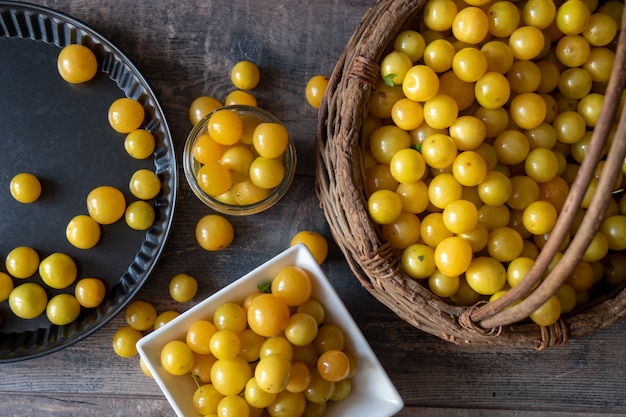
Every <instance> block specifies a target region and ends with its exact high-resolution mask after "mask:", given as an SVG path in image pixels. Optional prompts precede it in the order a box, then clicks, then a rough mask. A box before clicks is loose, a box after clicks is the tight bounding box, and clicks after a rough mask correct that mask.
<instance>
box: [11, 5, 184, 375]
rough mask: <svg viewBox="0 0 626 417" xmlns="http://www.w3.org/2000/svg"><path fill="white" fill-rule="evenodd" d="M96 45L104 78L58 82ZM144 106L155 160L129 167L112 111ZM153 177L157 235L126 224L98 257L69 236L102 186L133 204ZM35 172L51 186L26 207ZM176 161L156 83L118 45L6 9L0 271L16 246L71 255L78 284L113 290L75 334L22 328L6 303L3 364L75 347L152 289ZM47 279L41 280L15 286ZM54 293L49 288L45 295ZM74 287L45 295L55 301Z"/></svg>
mask: <svg viewBox="0 0 626 417" xmlns="http://www.w3.org/2000/svg"><path fill="white" fill-rule="evenodd" d="M71 43H79V44H83V45H86V46H88V47H89V48H90V49H91V50H93V52H94V53H95V55H96V57H97V59H98V63H99V64H100V69H101V70H100V71H99V72H98V74H97V75H96V76H95V77H94V79H92V80H91V81H89V82H87V83H83V84H76V85H74V84H69V83H67V82H65V81H64V80H63V79H62V78H61V77H60V76H59V74H58V71H57V67H56V61H57V56H58V53H59V52H60V50H61V48H62V47H63V46H65V45H68V44H71ZM124 96H126V97H130V98H133V99H135V100H138V101H139V102H140V103H142V105H143V107H144V109H145V112H146V118H145V122H144V125H143V127H144V128H146V129H147V130H149V131H151V132H152V133H153V135H154V136H155V139H156V148H155V152H154V154H153V156H152V157H151V158H148V159H146V160H141V161H138V160H135V159H133V158H131V157H130V156H129V155H128V154H127V153H126V151H125V149H124V138H125V135H123V134H120V133H118V132H115V131H114V130H113V129H112V128H111V127H110V125H109V124H108V118H107V112H108V108H109V106H110V104H111V103H112V102H113V101H114V100H115V99H117V98H120V97H124ZM141 168H148V169H151V170H154V171H155V172H156V173H157V174H158V176H159V178H160V179H161V192H160V194H159V195H158V196H157V197H156V198H155V199H153V200H151V201H150V203H151V204H152V205H153V207H154V208H155V213H156V220H155V222H154V224H153V226H152V227H151V228H150V229H148V230H147V231H136V230H132V229H131V228H130V227H128V226H127V225H126V223H125V221H124V220H123V219H122V220H120V221H118V222H116V223H114V224H112V225H103V226H101V231H102V236H101V239H100V242H99V243H98V244H97V245H96V246H95V247H94V248H92V249H88V250H81V249H77V248H75V247H73V246H72V245H71V244H69V242H68V241H67V239H66V238H65V228H66V226H67V223H68V222H69V220H70V219H71V218H72V217H74V216H76V215H79V214H87V205H86V198H87V194H88V193H89V191H91V190H92V189H93V188H95V187H97V186H100V185H111V186H114V187H117V188H118V189H120V190H121V191H122V192H123V193H124V195H125V197H126V200H127V203H130V202H132V201H134V200H136V198H135V197H133V196H132V194H131V193H130V191H129V188H128V183H129V180H130V177H131V175H132V174H133V173H134V172H135V171H136V170H138V169H141ZM19 172H31V173H33V174H35V175H36V176H37V177H38V178H39V179H40V181H41V182H42V189H43V191H42V195H41V197H40V198H39V200H37V201H36V202H34V203H31V204H21V203H18V202H17V201H15V200H14V199H13V198H12V197H11V195H10V192H9V183H10V181H11V178H12V177H13V176H14V175H15V174H17V173H19ZM177 178H178V176H177V167H176V158H175V155H174V147H173V143H172V138H171V135H170V132H169V128H168V126H167V123H166V121H165V117H164V114H163V110H162V109H161V106H160V104H159V102H158V100H157V97H156V95H155V93H154V91H153V90H152V88H151V86H150V85H149V83H148V81H147V80H146V79H145V78H144V77H143V76H142V75H141V73H140V72H139V70H138V69H137V67H136V66H135V65H134V64H133V63H132V62H131V61H130V60H129V59H128V58H127V57H126V56H125V55H124V53H123V52H122V51H120V50H119V49H118V48H117V47H116V46H114V45H113V44H112V43H111V42H109V41H108V40H107V39H105V38H104V37H103V36H102V35H100V34H98V33H97V32H96V31H95V30H93V29H91V28H90V27H88V26H87V25H85V24H83V23H81V22H80V21H77V20H76V19H74V18H72V17H70V16H67V15H65V14H62V13H59V12H56V11H54V10H50V9H48V8H44V7H39V6H33V5H28V4H24V3H19V2H9V1H0V182H1V183H0V260H2V262H0V271H6V270H5V269H4V258H5V257H6V255H7V254H8V253H9V251H10V250H11V249H13V248H15V247H17V246H30V247H32V248H33V249H35V250H36V251H37V252H38V253H39V256H40V258H41V259H43V258H45V257H46V256H48V255H49V254H51V253H54V252H63V253H66V254H68V255H70V256H71V257H72V258H73V259H74V260H75V261H76V264H77V266H78V274H79V278H81V277H98V278H101V279H102V280H103V281H104V282H105V285H106V286H107V295H106V298H105V300H104V302H103V303H102V304H101V305H100V306H99V307H97V308H95V309H85V308H83V309H82V310H81V314H80V316H79V318H78V319H77V320H76V321H75V322H73V323H71V324H69V325H65V326H57V325H53V324H51V323H50V321H48V319H47V317H46V315H45V313H44V314H42V315H41V316H39V317H38V318H36V319H31V320H23V319H20V318H18V317H16V316H15V315H14V314H13V313H11V311H10V309H9V306H8V301H4V302H2V303H0V363H1V362H9V361H16V360H22V359H28V358H33V357H36V356H40V355H43V354H46V353H51V352H54V351H57V350H59V349H61V348H63V347H66V346H68V345H70V344H72V343H75V342H77V341H79V340H81V339H83V338H85V337H87V336H88V335H90V334H91V333H93V332H95V331H96V330H98V329H99V328H100V327H102V326H103V325H104V324H105V323H106V322H107V321H109V320H110V319H111V318H112V317H114V316H115V315H116V314H117V313H118V312H120V311H121V310H122V309H123V308H124V307H125V306H126V304H127V303H128V302H129V301H130V300H131V299H132V298H133V296H134V295H135V293H136V292H137V291H138V290H139V288H140V287H141V286H142V285H143V284H144V282H145V281H146V279H147V278H148V276H149V275H150V273H151V271H152V270H153V268H154V266H155V264H156V262H157V260H158V258H159V256H160V254H161V252H162V250H163V246H164V245H165V242H166V239H167V236H168V234H169V231H170V226H171V222H172V218H173V212H174V206H175V201H176V192H177V184H178V179H177ZM26 281H32V282H41V279H40V278H39V276H38V274H35V276H33V277H31V278H28V279H25V280H24V279H19V280H18V279H15V280H14V283H15V285H18V284H21V283H23V282H26ZM44 288H45V286H44ZM73 288H74V287H73V286H72V287H69V288H67V289H64V290H52V289H50V288H46V291H47V292H48V297H49V298H50V297H51V296H53V295H54V294H56V293H59V292H69V293H73Z"/></svg>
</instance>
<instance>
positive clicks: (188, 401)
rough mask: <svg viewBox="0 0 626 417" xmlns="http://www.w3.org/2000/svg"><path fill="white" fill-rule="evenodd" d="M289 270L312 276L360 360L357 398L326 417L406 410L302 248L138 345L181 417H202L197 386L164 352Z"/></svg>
mask: <svg viewBox="0 0 626 417" xmlns="http://www.w3.org/2000/svg"><path fill="white" fill-rule="evenodd" d="M287 265H296V266H299V267H302V268H304V269H306V270H307V271H308V272H309V273H310V275H311V278H312V281H313V293H312V297H314V298H316V299H317V300H319V301H320V302H321V303H322V304H323V305H324V307H325V309H326V322H328V323H332V324H335V325H337V326H339V327H341V328H342V329H343V331H344V333H345V334H346V350H347V351H348V352H351V353H352V354H353V355H354V356H355V358H356V360H357V370H356V373H355V374H354V375H353V377H352V392H351V394H350V395H349V396H348V397H347V398H346V399H344V400H343V401H338V402H329V405H328V409H327V412H326V414H325V416H326V417H362V416H376V417H389V416H393V415H394V414H396V413H397V412H398V411H400V410H401V409H402V408H403V407H404V403H403V401H402V398H401V397H400V395H399V394H398V392H397V390H396V388H395V387H394V386H393V384H392V382H391V380H390V379H389V376H388V375H387V373H386V372H385V370H384V369H383V367H382V365H381V364H380V362H379V360H378V358H377V357H376V355H375V354H374V352H373V351H372V348H371V347H370V346H369V344H368V343H367V340H366V339H365V337H364V336H363V333H362V332H361V330H360V329H359V327H358V326H357V325H356V323H355V322H354V319H353V318H352V316H351V315H350V313H349V312H348V310H347V308H346V307H345V305H344V304H343V302H342V301H341V299H340V298H339V296H338V295H337V292H336V291H335V289H334V288H333V287H332V285H331V284H330V281H329V280H328V278H327V277H326V275H325V274H324V272H323V271H322V269H321V268H320V266H319V265H318V264H317V262H316V261H315V259H314V258H313V256H312V255H311V253H310V252H309V250H308V249H307V247H306V246H304V245H303V244H299V245H296V246H293V247H290V248H289V249H287V250H285V251H284V252H282V253H280V254H278V255H277V256H276V257H274V258H272V259H271V260H269V261H267V262H266V263H264V264H263V265H261V266H259V267H257V268H256V269H254V270H253V271H251V272H249V273H248V274H246V275H244V276H243V277H241V278H240V279H238V280H237V281H235V282H233V283H232V284H230V285H228V286H226V287H224V288H223V289H221V290H219V291H217V292H216V293H215V294H213V295H211V296H210V297H208V298H207V299H205V300H204V301H202V302H200V303H199V304H197V305H196V306H194V307H192V308H191V309H189V310H188V311H186V312H185V313H183V314H181V315H180V316H178V317H177V318H175V319H174V320H172V321H171V322H169V323H168V324H167V325H165V326H163V327H161V328H160V329H158V330H155V331H154V332H152V333H150V334H148V335H146V336H144V337H143V338H142V339H141V340H140V341H139V342H138V343H137V350H138V351H139V355H140V356H141V358H142V359H143V361H144V362H145V364H146V366H147V368H148V369H149V370H150V372H151V373H152V376H153V377H154V380H155V381H156V382H157V384H158V385H159V387H160V388H161V391H163V394H164V395H165V397H166V398H167V400H168V401H169V403H170V405H171V406H172V408H173V409H174V411H175V412H176V414H177V415H178V416H179V417H201V416H200V414H198V413H197V412H196V411H195V410H194V408H193V405H192V396H193V393H194V391H195V389H196V385H195V382H194V381H193V379H192V378H190V377H181V376H173V375H171V374H169V373H167V372H166V371H165V370H164V369H163V368H162V367H161V363H160V353H161V349H162V348H163V346H165V344H166V343H167V342H169V341H170V340H174V339H179V340H185V335H186V333H187V329H188V328H189V326H190V325H191V324H192V323H194V322H195V321H197V320H200V319H207V318H211V317H212V316H213V313H214V312H215V309H216V308H217V307H218V306H219V305H221V304H223V303H226V302H238V303H241V302H242V301H243V300H244V298H245V297H246V296H247V295H249V294H250V293H252V292H254V291H257V285H258V284H262V283H267V282H269V281H270V280H271V279H272V278H273V277H274V276H275V275H276V274H277V273H278V271H279V270H280V269H281V268H282V267H284V266H287Z"/></svg>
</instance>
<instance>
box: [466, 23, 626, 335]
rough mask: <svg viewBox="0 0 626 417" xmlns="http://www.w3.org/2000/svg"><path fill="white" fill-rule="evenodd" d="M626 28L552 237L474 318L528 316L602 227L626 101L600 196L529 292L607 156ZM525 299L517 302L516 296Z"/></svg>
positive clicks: (497, 322) (621, 147) (489, 322)
mask: <svg viewBox="0 0 626 417" xmlns="http://www.w3.org/2000/svg"><path fill="white" fill-rule="evenodd" d="M621 27H622V28H626V13H624V14H623V15H622V25H621ZM625 43H626V34H625V33H624V30H622V31H620V35H619V41H618V44H617V50H616V54H615V61H614V64H613V69H612V72H611V77H610V80H609V83H608V86H607V92H606V96H605V100H604V104H603V107H602V112H601V114H600V117H599V119H598V123H597V125H596V127H595V128H594V131H593V134H592V139H591V142H590V145H589V148H588V150H587V154H586V155H585V159H584V160H583V162H582V164H581V166H580V170H579V172H578V174H577V176H576V178H575V181H574V184H573V185H572V187H571V189H570V193H569V194H568V196H567V199H566V201H565V204H564V206H563V210H562V211H561V213H560V215H559V218H558V219H557V223H556V224H555V227H554V229H553V230H552V232H551V233H550V238H549V239H548V240H547V242H546V245H545V246H544V247H543V249H542V250H541V252H540V253H539V256H538V257H537V259H536V262H535V264H534V265H533V267H532V268H531V269H530V270H529V272H528V274H527V275H526V277H525V278H524V280H523V281H522V282H521V283H520V284H518V285H517V286H515V287H513V288H512V289H511V290H509V291H508V292H507V293H506V294H505V295H504V296H502V297H500V298H499V299H497V300H496V301H494V302H492V303H489V304H486V305H484V306H481V307H478V308H476V309H472V310H468V314H469V315H470V317H469V318H470V320H471V321H472V322H475V323H479V324H480V326H481V327H483V328H486V329H489V328H495V327H499V326H504V325H508V324H512V323H515V322H517V321H520V320H523V319H525V318H527V317H528V316H529V315H530V314H531V313H532V312H533V311H535V310H536V309H537V308H539V307H540V306H541V305H542V304H543V303H545V302H546V301H547V300H548V298H550V297H551V296H552V295H553V294H554V293H555V291H556V290H557V289H558V288H559V286H560V285H561V284H562V283H563V282H565V280H566V279H567V277H568V276H569V275H570V274H571V272H572V271H573V270H574V268H575V267H576V265H577V263H578V262H579V260H580V259H581V257H582V255H583V254H584V252H585V250H586V249H587V247H588V246H589V243H590V242H591V240H592V238H593V236H594V235H595V233H596V232H597V231H598V229H599V228H600V224H601V222H602V219H603V217H604V213H605V211H606V207H607V205H608V201H609V199H610V197H611V191H612V190H613V186H614V184H615V180H616V178H617V175H618V173H619V171H620V170H621V166H622V164H623V162H624V156H625V155H626V107H625V108H624V109H623V110H622V114H621V115H620V119H619V122H618V128H617V132H616V134H615V138H614V140H613V141H612V143H611V148H610V151H609V153H608V156H607V160H606V164H605V166H604V168H603V175H602V176H601V177H600V179H599V182H598V187H597V189H596V192H595V195H594V198H593V200H592V202H591V204H590V206H589V208H588V209H587V212H586V214H585V216H584V219H583V221H582V223H581V225H580V227H579V230H578V232H577V233H576V236H574V238H573V239H572V241H571V243H570V244H569V247H568V248H567V250H566V251H565V253H564V254H563V257H562V259H561V260H560V261H559V263H558V264H557V266H556V267H555V268H554V269H553V271H551V273H550V274H549V275H548V276H547V277H546V278H545V279H544V280H543V282H542V283H541V284H540V285H539V286H538V287H537V288H536V289H535V290H534V291H532V292H531V293H530V295H528V297H526V298H524V297H525V295H526V294H529V292H530V290H531V289H532V287H533V286H534V285H535V283H537V282H538V281H539V280H540V279H541V277H542V275H543V274H544V273H545V271H546V270H547V267H548V265H549V263H550V262H551V261H552V259H553V258H554V256H555V254H556V252H557V251H558V249H559V246H560V244H561V242H562V241H563V238H564V237H565V235H566V234H567V232H568V230H569V228H570V225H571V224H572V222H573V220H574V217H575V216H576V212H577V209H578V207H580V203H581V201H582V199H583V197H584V195H585V192H586V191H587V187H588V185H589V183H590V181H591V177H592V176H593V174H594V171H595V169H596V166H597V164H598V162H599V160H600V158H601V157H602V153H603V149H604V148H605V145H606V142H607V139H608V137H609V133H610V129H611V126H612V124H613V120H614V117H615V114H616V112H617V107H618V105H619V103H620V100H621V97H622V92H623V91H624V86H625V85H626V46H625V45H624V44H625ZM517 300H521V301H520V302H519V303H517V304H513V303H514V302H515V301H517Z"/></svg>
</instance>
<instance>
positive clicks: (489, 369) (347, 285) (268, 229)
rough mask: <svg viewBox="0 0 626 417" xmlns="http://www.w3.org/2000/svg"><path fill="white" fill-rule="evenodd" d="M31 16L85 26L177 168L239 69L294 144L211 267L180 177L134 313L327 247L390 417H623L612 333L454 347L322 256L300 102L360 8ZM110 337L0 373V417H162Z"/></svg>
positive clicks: (117, 321) (72, 8)
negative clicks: (134, 80)
mask: <svg viewBox="0 0 626 417" xmlns="http://www.w3.org/2000/svg"><path fill="white" fill-rule="evenodd" d="M36 3H37V4H41V5H45V6H48V7H51V8H53V9H55V10H58V11H61V12H64V13H67V14H69V15H71V16H73V17H75V18H77V19H79V20H81V21H83V22H84V23H86V24H88V25H90V26H91V27H93V28H94V29H96V30H97V31H98V32H100V33H101V34H103V35H104V36H105V37H107V38H108V39H110V40H111V41H112V42H113V43H115V44H117V45H118V46H119V47H120V48H121V49H122V50H123V51H124V52H125V53H126V54H127V55H128V56H129V57H130V58H131V60H133V61H134V62H135V64H136V65H137V66H138V67H139V68H140V70H141V71H142V72H143V73H144V75H145V76H146V77H147V79H148V80H150V82H151V84H152V86H153V87H154V89H155V90H156V93H157V95H158V97H159V99H160V101H161V103H162V105H163V108H164V111H165V114H166V117H167V121H168V123H169V126H170V129H171V132H172V135H173V138H174V142H175V147H176V152H177V157H178V158H180V156H181V153H182V147H183V144H184V141H185V138H186V136H187V133H188V132H189V130H190V128H191V126H190V123H189V120H188V118H187V111H188V107H189V104H190V103H191V101H192V100H193V99H194V98H195V97H197V96H199V95H213V96H215V97H217V98H220V99H223V98H224V97H225V95H226V94H227V93H228V92H230V90H231V89H232V86H231V84H230V81H229V77H228V74H229V70H230V68H231V67H232V65H233V64H234V63H236V62H237V61H240V60H242V59H248V60H251V61H254V62H256V63H257V64H258V65H259V67H260V69H261V74H262V81H261V84H260V86H259V87H258V89H257V90H255V92H254V93H255V96H256V97H257V98H258V100H259V104H260V106H261V107H264V108H265V109H267V110H269V111H270V112H272V113H274V114H275V115H276V116H277V117H279V118H280V119H281V120H282V121H283V122H284V123H285V124H286V125H287V127H288V129H289V130H290V132H291V134H292V135H293V137H294V139H295V141H296V145H297V152H298V158H299V161H298V162H299V164H298V171H297V176H296V179H295V181H294V183H293V186H292V187H291V189H290V192H289V193H288V195H287V197H286V198H285V199H284V200H282V201H281V202H280V203H279V204H278V205H276V206H275V207H273V208H272V209H270V210H268V211H267V212H265V213H263V214H260V215H255V216H252V217H242V218H231V220H232V223H233V225H234V227H235V230H236V238H235V241H234V242H233V245H232V246H231V247H229V248H227V249H225V250H223V251H220V252H213V253H209V252H206V251H203V250H202V249H200V248H199V246H198V245H197V243H196V241H195V238H194V226H195V223H196V221H197V220H198V219H199V218H200V217H201V216H202V215H204V214H208V213H210V210H209V209H208V208H206V207H205V206H203V205H202V204H201V203H200V202H199V201H198V200H197V199H196V198H195V197H194V196H193V194H192V193H191V191H190V189H189V187H188V186H187V184H186V182H185V181H184V176H183V175H182V168H181V171H180V188H179V199H178V202H177V209H176V215H175V219H174V223H173V229H172V233H171V235H170V239H169V240H168V242H167V245H166V247H165V250H164V252H163V256H162V257H161V259H160V261H159V262H158V264H157V267H156V269H155V270H154V273H153V274H152V275H151V277H150V278H149V280H148V281H147V283H146V284H145V285H144V287H143V288H142V289H141V291H140V292H139V293H138V295H137V297H136V299H140V300H148V301H151V302H153V303H154V304H155V306H156V307H157V309H158V310H159V311H163V310H166V309H175V310H178V311H181V312H182V311H185V310H186V309H188V308H189V307H191V306H192V305H194V304H195V303H196V302H198V301H199V300H202V299H203V298H205V297H206V296H208V295H210V294H212V293H213V292H215V291H216V290H218V289H219V288H222V287H223V286H225V285H227V284H228V283H230V282H232V281H233V280H235V279H236V278H237V277H239V276H241V275H244V274H245V273H246V272H248V271H249V270H251V269H253V268H255V267H256V266H258V265H260V264H261V263H263V262H264V261H266V260H268V259H269V258H271V257H272V256H274V255H276V254H277V253H279V252H281V251H282V250H284V249H285V248H286V247H287V246H288V244H289V241H290V239H291V236H293V234H295V233H296V232H297V231H299V230H302V229H311V230H317V231H320V232H321V233H323V234H324V235H325V236H326V237H327V238H328V239H329V241H331V253H330V255H329V258H328V260H327V261H326V262H325V263H324V265H323V269H324V271H325V272H326V274H327V275H328V276H329V278H330V279H331V281H332V283H333V284H334V286H335V287H336V289H337V291H338V292H339V294H340V296H341V298H342V299H343V300H344V302H345V304H346V306H347V307H348V309H349V310H350V311H351V313H352V314H353V316H354V317H355V319H356V321H357V323H358V324H359V325H360V326H361V328H362V330H363V333H364V335H365V336H366V338H367V339H368V341H369V342H370V344H371V345H372V348H373V349H374V351H375V352H376V353H377V354H378V356H379V358H380V360H381V362H382V364H383V366H384V367H385V369H386V370H387V372H388V373H389V375H390V376H391V378H392V380H393V381H394V383H395V385H396V387H397V388H398V390H399V392H400V394H401V395H402V397H403V399H404V401H405V404H406V407H405V409H404V410H403V411H402V412H400V413H399V414H398V416H402V417H409V416H427V417H444V416H452V417H494V416H506V417H520V416H528V417H539V416H543V417H565V416H577V417H591V416H597V415H602V416H618V415H626V354H625V353H624V346H626V323H618V324H617V325H614V326H612V327H610V328H607V329H604V330H601V331H599V332H597V333H595V334H593V335H591V336H589V337H586V338H584V339H580V340H574V341H572V342H570V343H569V344H568V345H565V346H562V347H556V348H551V349H548V350H546V351H542V352H537V351H528V350H514V349H503V348H475V347H467V346H457V345H453V344H450V343H447V342H444V341H442V340H440V339H438V338H436V337H434V336H431V335H428V334H425V333H423V332H421V331H419V330H417V329H415V328H413V327H411V326H410V325H408V324H406V323H405V322H403V321H402V320H400V319H398V318H397V317H396V316H395V315H394V314H393V313H392V312H391V311H389V310H388V309H386V308H385V307H383V306H382V305H380V304H379V303H378V302H377V301H376V300H375V299H374V298H373V297H372V296H371V295H369V294H368V293H367V292H366V291H365V290H364V289H363V288H361V287H360V285H359V284H358V282H357V280H356V279H355V278H354V277H353V275H352V274H351V272H350V270H349V268H348V266H347V264H346V262H345V260H344V258H343V257H342V255H341V253H340V252H339V251H338V249H337V247H336V246H335V245H334V244H332V238H331V236H330V232H329V230H328V226H327V224H326V220H325V218H324V216H323V213H322V211H321V209H320V207H319V202H318V200H317V198H316V196H315V193H314V190H313V188H314V169H313V143H314V137H315V128H316V118H317V114H316V111H315V110H314V109H312V108H311V107H310V106H308V104H307V103H306V101H305V98H304V87H305V84H306V82H307V81H308V79H309V78H310V77H311V76H313V75H316V74H330V72H331V71H332V69H333V66H334V63H335V62H336V61H337V59H338V58H339V56H340V54H341V53H342V51H343V49H344V46H345V45H346V43H347V41H348V39H349V37H350V35H351V34H352V31H353V30H354V28H355V27H356V25H357V24H358V22H359V21H360V19H361V17H362V16H363V14H364V13H365V11H366V10H367V9H368V8H369V7H370V6H372V5H373V4H374V1H373V0H323V1H318V0H300V1H297V0H280V1H272V0H256V1H252V0H228V1H226V0H188V1H183V2H179V1H173V0H171V1H170V0H153V1H145V0H134V1H126V0H91V1H81V0H39V1H36ZM0 93H1V92H0ZM179 160H180V159H179ZM181 167H182V166H181ZM181 272H186V273H189V274H192V275H194V276H195V277H197V278H198V280H199V282H200V290H199V293H198V295H197V297H196V298H195V299H194V300H192V301H191V302H189V303H183V304H177V303H174V302H173V301H171V299H170V298H169V296H168V292H167V286H168V282H169V280H170V279H171V277H173V276H174V275H175V274H177V273H181ZM123 324H124V318H123V317H121V316H118V317H115V318H114V319H113V320H112V321H111V322H109V323H108V324H107V325H106V326H105V327H103V328H102V329H101V330H100V331H98V332H97V333H95V334H93V335H92V336H90V337H88V338H86V339H85V340H82V341H80V342H78V343H76V344H74V345H72V346H70V347H68V348H66V349H63V350H61V351H58V352H56V353H53V354H49V355H46V356H43V357H40V358H36V359H30V360H27V361H21V362H13V363H7V364H2V365H0V416H7V417H8V416H15V417H18V416H19V417H30V416H33V417H34V416H37V417H39V416H52V417H54V416H59V417H60V416H64V417H67V416H90V417H105V416H107V417H111V416H128V417H130V416H151V417H156V416H164V417H165V416H166V417H172V416H174V412H173V411H172V409H171V408H170V407H169V405H168V403H167V401H166V400H165V398H164V397H163V395H162V394H161V392H160V390H159V389H158V387H157V385H156V384H155V383H154V381H152V380H151V379H149V378H147V377H146V376H145V375H144V374H143V373H142V372H141V370H140V369H139V365H138V359H136V358H135V359H122V358H119V357H117V356H116V355H115V354H114V352H113V350H112V347H111V339H112V336H113V333H114V332H115V331H116V330H117V329H118V328H119V327H121V326H122V325H123ZM364 417H376V416H364Z"/></svg>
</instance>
